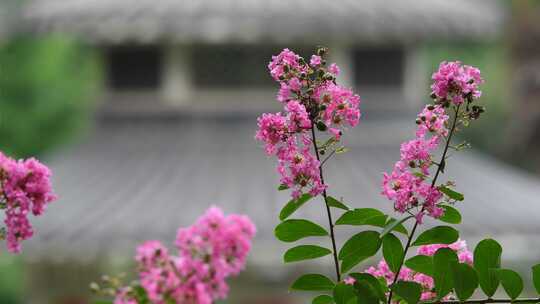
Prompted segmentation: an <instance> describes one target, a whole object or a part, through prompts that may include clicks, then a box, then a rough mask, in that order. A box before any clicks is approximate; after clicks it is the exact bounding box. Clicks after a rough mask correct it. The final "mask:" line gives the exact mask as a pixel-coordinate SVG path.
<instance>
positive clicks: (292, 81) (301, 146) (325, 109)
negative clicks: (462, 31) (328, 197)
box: [255, 49, 360, 198]
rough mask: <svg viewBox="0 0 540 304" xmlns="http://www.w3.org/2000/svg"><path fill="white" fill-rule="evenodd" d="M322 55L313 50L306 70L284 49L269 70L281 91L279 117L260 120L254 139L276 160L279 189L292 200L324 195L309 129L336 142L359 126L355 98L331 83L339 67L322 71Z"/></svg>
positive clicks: (356, 97)
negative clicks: (284, 188) (286, 191)
mask: <svg viewBox="0 0 540 304" xmlns="http://www.w3.org/2000/svg"><path fill="white" fill-rule="evenodd" d="M325 53H326V51H325V50H323V49H320V50H318V54H317V55H313V56H311V58H310V61H309V65H308V64H307V63H306V61H305V60H304V59H303V58H302V57H300V56H299V55H297V54H296V53H294V52H292V51H291V50H289V49H284V50H283V51H282V52H281V53H279V54H278V55H276V56H272V60H271V62H270V63H269V65H268V69H269V71H270V75H271V76H272V78H273V79H274V80H276V81H277V82H278V83H279V85H280V88H279V90H278V94H277V100H278V101H279V102H280V103H282V105H283V111H282V113H276V114H270V113H265V114H263V115H262V116H261V117H259V118H258V120H257V121H258V127H259V129H258V130H257V131H256V134H255V138H256V139H257V140H259V141H261V142H263V143H264V149H265V151H266V153H267V154H268V155H276V156H277V158H278V166H277V169H278V172H279V174H280V176H281V179H280V180H281V183H282V184H283V185H285V186H287V187H289V188H291V189H292V193H291V194H292V196H293V197H294V198H297V197H299V196H300V195H302V194H303V193H310V194H311V195H318V194H320V193H322V192H323V191H324V190H325V189H326V185H324V184H323V183H322V181H321V178H320V171H319V167H320V165H321V164H320V162H319V160H318V159H317V156H316V155H315V151H312V149H313V148H312V147H311V145H313V141H312V140H310V139H309V138H310V133H311V131H314V130H313V129H314V127H315V126H316V127H317V130H319V131H320V132H324V133H325V134H326V135H330V136H332V137H333V138H334V139H335V140H336V141H339V140H340V139H341V136H342V135H343V132H344V131H345V130H346V128H347V127H355V126H356V125H357V124H358V122H359V120H360V109H359V106H360V97H359V96H358V95H356V94H354V93H353V92H352V90H350V89H348V88H344V87H342V86H339V85H338V84H337V83H336V82H335V76H337V75H338V74H339V72H340V71H339V67H338V66H337V65H336V64H335V63H333V64H331V65H330V66H329V67H328V68H326V61H325V60H324V59H323V56H324V54H325Z"/></svg>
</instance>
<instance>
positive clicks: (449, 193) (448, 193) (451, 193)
mask: <svg viewBox="0 0 540 304" xmlns="http://www.w3.org/2000/svg"><path fill="white" fill-rule="evenodd" d="M438 189H439V191H441V192H442V193H444V194H446V196H448V197H449V198H451V199H453V200H456V201H462V200H463V199H465V196H463V194H461V193H459V192H457V191H455V190H452V189H450V188H448V187H446V186H444V185H441V186H439V187H438Z"/></svg>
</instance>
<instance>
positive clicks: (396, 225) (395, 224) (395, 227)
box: [381, 215, 414, 237]
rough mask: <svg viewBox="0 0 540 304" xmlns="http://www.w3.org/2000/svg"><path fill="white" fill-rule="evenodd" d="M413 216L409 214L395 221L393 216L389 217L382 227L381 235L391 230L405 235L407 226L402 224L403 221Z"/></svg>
mask: <svg viewBox="0 0 540 304" xmlns="http://www.w3.org/2000/svg"><path fill="white" fill-rule="evenodd" d="M413 217H414V216H412V215H410V216H407V217H404V218H402V219H400V220H399V221H397V220H396V219H395V218H390V219H389V220H388V222H386V225H385V226H384V229H383V230H382V232H381V237H384V236H385V235H386V234H388V232H391V231H397V232H400V233H403V234H405V235H408V234H409V232H408V231H407V228H405V226H403V223H404V222H406V221H407V220H409V219H411V218H413Z"/></svg>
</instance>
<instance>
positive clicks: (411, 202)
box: [382, 62, 484, 223]
mask: <svg viewBox="0 0 540 304" xmlns="http://www.w3.org/2000/svg"><path fill="white" fill-rule="evenodd" d="M433 80H434V83H433V85H432V89H433V94H432V97H433V98H435V102H434V104H429V105H427V106H425V108H424V109H423V110H422V111H421V112H420V113H419V114H418V116H417V118H416V124H417V129H416V138H415V139H413V140H410V141H408V142H405V143H403V144H402V145H401V151H400V152H401V158H400V160H399V161H398V162H396V164H395V165H394V169H393V170H392V172H391V173H384V175H383V182H382V189H383V191H382V194H383V195H385V196H386V197H387V198H388V199H389V200H391V201H393V202H394V209H395V210H396V211H398V212H401V213H404V212H411V211H410V210H411V209H414V208H418V211H417V212H416V214H415V215H416V218H417V220H418V222H420V223H421V222H422V218H423V216H424V215H425V214H428V215H429V216H431V217H434V218H438V217H440V216H442V215H443V213H444V209H443V208H441V203H442V201H441V200H442V199H443V197H444V195H443V193H442V192H441V191H440V189H439V187H437V186H436V185H435V184H434V181H429V178H430V174H431V172H430V169H431V168H432V167H433V166H434V165H435V166H438V167H439V168H438V169H439V170H443V169H444V167H443V166H444V162H445V159H443V160H442V162H441V163H439V164H438V163H436V162H435V161H434V160H433V155H432V153H433V152H434V151H435V150H436V149H437V148H438V147H439V145H440V143H441V142H444V141H445V139H446V140H448V137H449V132H450V130H449V115H448V113H447V110H448V109H449V108H452V109H454V110H455V119H456V120H459V122H460V123H462V124H463V125H465V124H466V120H467V119H476V118H478V116H479V114H480V113H481V112H483V111H484V110H483V108H482V107H479V106H476V105H474V106H472V107H469V105H470V103H472V102H473V101H474V100H475V99H476V98H478V97H479V96H480V94H481V92H480V91H479V90H478V85H479V84H481V83H482V82H483V80H482V78H481V77H480V71H479V70H478V69H476V68H474V67H470V66H462V65H461V63H459V62H448V63H447V62H443V63H441V65H440V67H439V70H438V71H437V72H435V73H434V74H433ZM465 100H466V101H467V106H466V108H465V109H462V110H461V111H460V107H461V104H462V103H463V102H464V101H465ZM455 126H456V125H454V126H453V127H454V128H455ZM452 131H454V130H452Z"/></svg>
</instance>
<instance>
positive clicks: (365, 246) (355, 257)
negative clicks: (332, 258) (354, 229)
mask: <svg viewBox="0 0 540 304" xmlns="http://www.w3.org/2000/svg"><path fill="white" fill-rule="evenodd" d="M380 247H381V239H380V238H379V233H378V232H376V231H362V232H360V233H358V234H355V235H354V236H352V237H351V238H350V239H349V240H347V242H345V244H343V247H341V250H340V251H339V256H338V257H339V259H340V260H341V261H342V263H341V271H342V272H344V273H345V272H347V271H349V270H350V269H351V268H353V267H354V266H356V265H357V264H358V263H360V262H361V261H363V260H365V259H367V258H368V257H370V256H373V255H375V254H376V253H377V251H379V248H380Z"/></svg>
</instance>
